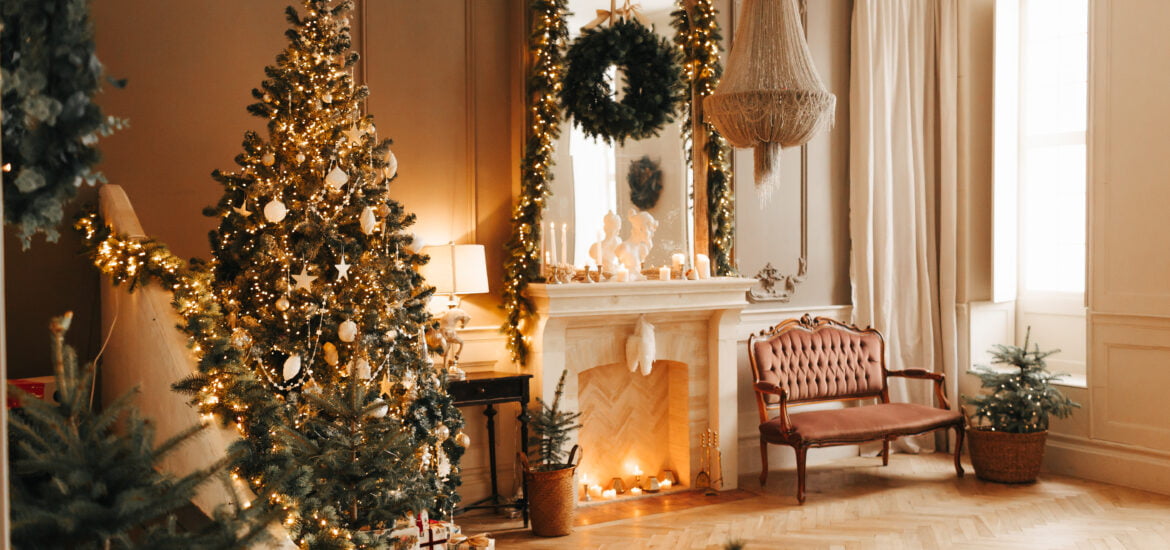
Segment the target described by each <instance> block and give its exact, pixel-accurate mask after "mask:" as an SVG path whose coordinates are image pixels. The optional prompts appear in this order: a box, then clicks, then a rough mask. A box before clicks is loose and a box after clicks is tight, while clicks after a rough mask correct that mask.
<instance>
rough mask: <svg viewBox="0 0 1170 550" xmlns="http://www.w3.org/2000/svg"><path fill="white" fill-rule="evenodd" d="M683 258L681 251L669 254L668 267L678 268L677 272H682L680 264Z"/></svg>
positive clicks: (684, 258) (684, 257)
mask: <svg viewBox="0 0 1170 550" xmlns="http://www.w3.org/2000/svg"><path fill="white" fill-rule="evenodd" d="M684 260H686V256H683V255H682V253H679V254H672V255H671V256H670V268H671V269H677V270H679V273H682V266H683V261H684Z"/></svg>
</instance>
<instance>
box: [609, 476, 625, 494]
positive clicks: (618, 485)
mask: <svg viewBox="0 0 1170 550" xmlns="http://www.w3.org/2000/svg"><path fill="white" fill-rule="evenodd" d="M609 486H610V487H612V488H613V490H614V491H617V494H619V495H624V494H625V493H626V483H625V482H624V481H622V478H620V477H615V478H613V481H611V482H609Z"/></svg>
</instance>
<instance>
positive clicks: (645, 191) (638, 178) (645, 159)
mask: <svg viewBox="0 0 1170 550" xmlns="http://www.w3.org/2000/svg"><path fill="white" fill-rule="evenodd" d="M626 181H628V182H629V183H630V202H632V203H634V206H637V207H638V208H640V209H642V210H649V209H651V208H654V205H655V204H658V197H659V196H661V195H662V169H661V168H659V167H658V163H657V162H654V161H652V160H650V157H649V156H646V155H643V156H642V158H640V159H638V160H635V161H633V162H631V163H630V171H629V173H628V174H626Z"/></svg>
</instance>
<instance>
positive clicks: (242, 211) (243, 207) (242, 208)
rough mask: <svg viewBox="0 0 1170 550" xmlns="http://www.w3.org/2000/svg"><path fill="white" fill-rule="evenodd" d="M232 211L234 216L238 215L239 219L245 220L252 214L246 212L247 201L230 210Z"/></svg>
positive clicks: (248, 211)
mask: <svg viewBox="0 0 1170 550" xmlns="http://www.w3.org/2000/svg"><path fill="white" fill-rule="evenodd" d="M232 210H234V211H235V212H236V214H239V215H240V217H241V218H247V217H248V216H251V215H252V212H251V211H250V210H248V201H244V202H242V203H240V205H239V206H237V207H234V208H232Z"/></svg>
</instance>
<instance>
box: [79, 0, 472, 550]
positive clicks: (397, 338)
mask: <svg viewBox="0 0 1170 550" xmlns="http://www.w3.org/2000/svg"><path fill="white" fill-rule="evenodd" d="M351 9H352V2H350V1H349V0H344V1H341V2H334V1H333V0H303V15H302V14H299V13H298V12H297V10H296V9H294V8H291V7H290V8H289V9H288V10H287V12H286V13H287V18H288V20H289V23H290V24H291V26H292V28H291V29H290V30H289V31H288V32H287V33H286V34H287V36H288V37H289V45H288V46H287V47H286V49H285V50H284V51H283V52H281V54H280V55H278V56H277V58H276V60H277V62H276V64H274V65H271V66H269V67H266V70H265V73H266V75H267V79H266V80H264V81H263V83H262V86H261V88H259V89H256V90H253V97H254V98H255V99H256V100H257V101H256V103H253V104H252V105H250V106H249V107H248V110H249V112H251V113H252V114H253V115H255V116H258V117H260V118H263V119H266V120H267V129H268V135H267V136H261V135H260V134H259V133H256V132H248V133H247V134H245V137H244V143H243V148H244V151H243V153H241V154H240V155H238V156H237V157H236V159H235V161H236V164H238V165H239V169H238V170H235V171H231V172H228V171H218V170H217V171H216V172H214V173H213V177H214V178H215V179H216V180H217V181H218V182H219V183H220V184H221V185H223V187H224V193H223V196H222V197H221V199H220V201H219V202H218V204H216V205H215V206H213V207H209V208H207V209H205V211H204V212H205V214H207V215H209V216H214V217H216V218H219V226H218V228H217V229H216V230H215V231H213V232H212V234H211V244H212V251H213V258H214V260H213V261H212V262H210V263H205V262H199V261H192V262H191V263H186V262H184V261H182V260H180V259H178V258H176V257H174V255H173V254H171V253H170V252H169V251H167V250H166V248H165V246H163V245H162V244H161V243H158V242H157V241H153V240H145V241H135V240H132V239H129V238H127V237H126V236H124V235H115V234H113V233H112V232H111V231H110V230H109V228H107V227H105V226H104V225H103V224H102V223H101V220H99V219H98V218H97V217H96V216H94V215H90V216H87V217H84V218H82V219H81V220H80V221H79V222H78V224H77V226H78V228H79V229H80V230H81V231H82V232H83V233H84V234H85V237H86V241H87V243H88V246H89V251H90V253H91V254H92V255H93V257H94V262H95V264H96V265H97V266H98V267H99V268H100V269H101V270H102V271H103V272H104V273H106V274H108V275H110V276H111V277H112V278H113V280H114V282H115V283H129V284H130V285H131V286H132V287H133V286H137V285H139V284H142V283H145V282H157V283H159V284H161V285H162V286H164V287H165V288H169V289H171V290H172V292H173V300H174V306H175V308H176V310H177V311H178V312H179V314H180V316H181V317H182V318H183V324H182V326H181V328H183V329H184V330H185V331H186V332H187V333H188V335H189V336H190V338H191V345H192V350H193V352H194V354H195V356H196V358H197V360H198V372H196V373H194V374H192V375H191V376H189V377H188V378H186V379H184V380H181V381H179V382H177V383H176V384H175V389H176V390H178V391H181V392H185V393H187V394H190V395H191V396H192V397H193V403H194V404H195V405H196V406H197V407H198V409H199V410H200V412H201V413H203V414H206V415H214V416H217V417H219V420H220V422H221V423H223V424H225V425H229V424H234V425H235V427H236V429H237V430H238V431H239V432H240V434H241V435H242V436H243V438H242V439H241V440H240V441H239V442H237V443H235V444H233V446H232V455H233V458H232V467H233V474H234V476H233V477H234V478H235V479H237V480H238V481H239V482H241V483H247V484H248V485H249V486H250V488H251V489H252V490H253V491H255V492H256V493H257V494H258V495H260V498H258V499H257V502H256V504H258V505H262V506H268V507H271V508H272V509H274V510H277V511H279V512H280V513H281V516H282V518H283V525H284V526H285V527H286V528H287V529H288V530H289V532H290V534H292V536H293V537H294V539H295V540H296V542H297V544H298V545H300V546H301V547H303V548H310V549H326V548H330V549H331V548H387V547H390V546H391V545H394V544H395V541H392V540H390V539H389V534H388V533H387V532H386V531H383V529H385V530H388V529H390V528H392V527H393V526H394V524H395V523H396V521H397V520H399V519H401V518H403V517H404V516H405V515H406V514H408V513H412V512H419V511H422V510H424V509H429V510H430V511H431V513H432V515H434V516H440V517H442V516H445V515H446V514H448V513H450V511H451V509H452V507H453V506H454V505H455V503H456V502H457V499H458V496H457V495H456V494H455V488H456V487H457V486H458V485H459V473H458V463H459V458H460V456H461V455H462V453H463V448H464V447H465V446H466V445H467V441H468V439H467V436H466V435H465V434H462V433H459V430H460V428H461V427H462V426H463V419H462V415H461V414H460V413H459V411H458V409H456V408H455V407H454V404H453V400H452V398H451V396H450V395H448V394H447V392H446V390H445V385H446V376H445V371H443V370H442V369H437V368H435V366H434V364H433V361H432V360H431V358H430V356H429V354H428V350H427V346H426V343H425V338H424V333H425V331H426V330H427V328H428V326H429V325H430V324H431V322H432V320H431V319H430V316H429V314H428V313H427V311H426V307H425V305H426V301H427V300H428V299H429V298H430V296H431V294H432V293H433V289H432V288H430V287H428V286H427V285H426V284H425V282H424V281H423V280H422V277H421V275H419V273H418V272H417V270H416V268H417V266H418V265H419V264H422V263H425V262H426V261H427V258H425V257H423V256H420V255H419V254H417V253H416V252H413V251H412V250H411V248H410V244H411V241H412V238H411V237H410V236H409V235H408V234H407V233H405V232H404V231H403V230H404V229H406V228H407V227H409V225H411V224H412V223H413V222H414V215H413V214H409V213H407V212H406V211H405V209H404V208H403V207H402V205H401V204H399V203H398V202H396V201H394V200H392V199H391V198H389V197H388V195H387V192H388V190H389V185H390V182H391V180H393V179H395V178H396V175H397V168H398V163H397V159H395V157H394V155H393V153H391V152H390V141H389V140H379V139H378V138H377V135H376V130H375V128H374V124H373V117H371V116H368V115H367V116H362V115H361V104H362V102H364V101H365V100H366V98H367V97H368V95H369V91H368V89H366V88H365V87H364V86H356V85H355V84H354V82H353V77H352V74H351V73H350V71H351V70H352V67H353V65H354V64H355V63H356V61H357V57H356V54H353V53H348V50H349V48H350V37H349V22H348V19H347V17H346V14H348V12H349V11H350V10H351ZM253 210H255V211H253ZM298 270H299V273H297V272H298ZM294 281H295V283H294Z"/></svg>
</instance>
